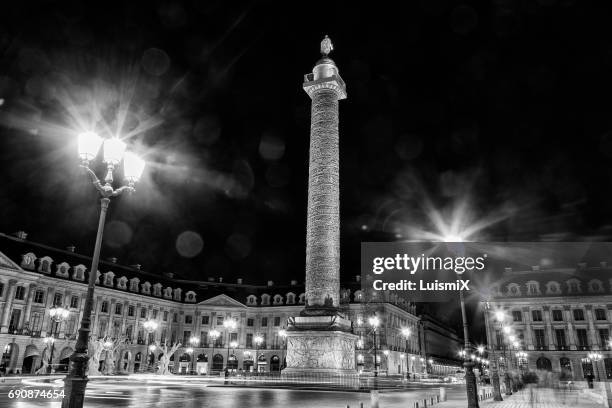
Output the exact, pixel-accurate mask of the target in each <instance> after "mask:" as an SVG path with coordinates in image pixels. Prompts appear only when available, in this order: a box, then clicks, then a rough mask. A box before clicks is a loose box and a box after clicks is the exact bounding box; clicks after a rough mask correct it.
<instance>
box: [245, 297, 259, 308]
mask: <svg viewBox="0 0 612 408" xmlns="http://www.w3.org/2000/svg"><path fill="white" fill-rule="evenodd" d="M256 304H257V297H256V296H255V295H249V296H247V305H251V306H255V305H256Z"/></svg>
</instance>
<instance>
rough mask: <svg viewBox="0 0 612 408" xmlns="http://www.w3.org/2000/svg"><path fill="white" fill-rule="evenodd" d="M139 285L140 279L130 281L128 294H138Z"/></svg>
mask: <svg viewBox="0 0 612 408" xmlns="http://www.w3.org/2000/svg"><path fill="white" fill-rule="evenodd" d="M139 284H140V279H138V278H132V279H130V292H138V285H139Z"/></svg>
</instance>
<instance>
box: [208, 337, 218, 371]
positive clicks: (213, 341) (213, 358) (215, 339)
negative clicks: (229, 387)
mask: <svg viewBox="0 0 612 408" xmlns="http://www.w3.org/2000/svg"><path fill="white" fill-rule="evenodd" d="M208 335H209V336H210V338H211V339H212V344H213V346H212V356H211V359H210V360H211V364H210V369H209V372H211V371H212V368H213V362H214V361H215V345H216V343H217V339H218V338H219V336H221V333H220V332H219V330H217V329H212V330H211V331H210V333H208Z"/></svg>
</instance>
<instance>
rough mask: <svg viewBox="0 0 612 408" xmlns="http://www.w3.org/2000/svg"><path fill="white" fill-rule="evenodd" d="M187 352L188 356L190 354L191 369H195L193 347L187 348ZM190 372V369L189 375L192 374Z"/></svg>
mask: <svg viewBox="0 0 612 408" xmlns="http://www.w3.org/2000/svg"><path fill="white" fill-rule="evenodd" d="M185 352H186V353H187V354H189V366H190V367H191V368H193V347H187V348H186V349H185ZM190 370H191V369H188V370H187V372H188V373H189V372H191V371H190Z"/></svg>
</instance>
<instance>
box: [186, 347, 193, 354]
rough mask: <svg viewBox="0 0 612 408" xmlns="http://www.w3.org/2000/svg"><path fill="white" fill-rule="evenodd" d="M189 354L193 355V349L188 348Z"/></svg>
mask: <svg viewBox="0 0 612 408" xmlns="http://www.w3.org/2000/svg"><path fill="white" fill-rule="evenodd" d="M185 351H186V352H187V353H189V354H191V353H193V348H191V347H187V349H186V350H185Z"/></svg>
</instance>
